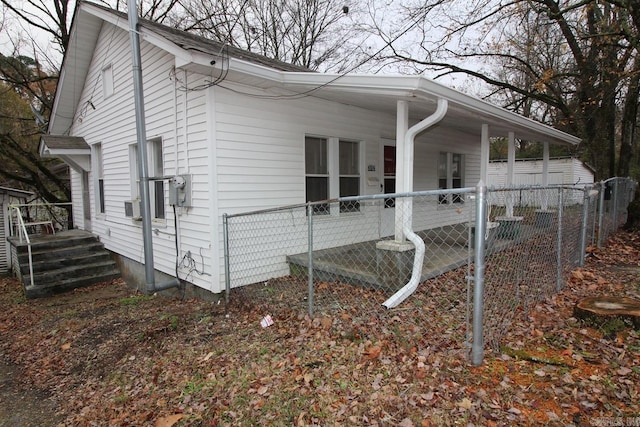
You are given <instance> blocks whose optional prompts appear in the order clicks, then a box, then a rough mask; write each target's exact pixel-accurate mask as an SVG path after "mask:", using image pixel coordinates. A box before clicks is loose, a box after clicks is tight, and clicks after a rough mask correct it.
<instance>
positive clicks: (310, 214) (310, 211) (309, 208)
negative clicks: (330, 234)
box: [307, 203, 313, 317]
mask: <svg viewBox="0 0 640 427" xmlns="http://www.w3.org/2000/svg"><path fill="white" fill-rule="evenodd" d="M307 224H308V230H307V248H308V251H309V252H308V258H307V261H308V262H307V266H308V267H307V277H308V279H309V295H308V297H307V302H308V303H309V309H308V310H309V316H310V317H313V205H312V204H311V203H307Z"/></svg>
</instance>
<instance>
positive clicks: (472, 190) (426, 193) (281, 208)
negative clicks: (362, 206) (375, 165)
mask: <svg viewBox="0 0 640 427" xmlns="http://www.w3.org/2000/svg"><path fill="white" fill-rule="evenodd" d="M475 192H476V189H475V188H474V187H467V188H449V189H446V190H427V191H414V192H410V193H384V194H369V195H362V196H348V197H338V198H337V199H326V200H318V201H314V202H307V203H298V204H295V205H287V206H278V207H275V208H267V209H258V210H255V211H249V212H240V213H235V214H226V213H225V214H223V217H225V218H236V217H241V216H249V215H258V214H264V213H271V212H280V211H288V210H293V209H302V208H305V209H306V208H307V206H318V205H325V204H328V203H339V202H356V201H363V200H380V199H390V198H402V197H416V196H437V195H443V194H466V193H475Z"/></svg>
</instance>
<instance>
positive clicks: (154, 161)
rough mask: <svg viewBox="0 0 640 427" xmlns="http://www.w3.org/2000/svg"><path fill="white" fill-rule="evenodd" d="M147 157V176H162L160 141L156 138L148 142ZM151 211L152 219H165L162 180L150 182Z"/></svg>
mask: <svg viewBox="0 0 640 427" xmlns="http://www.w3.org/2000/svg"><path fill="white" fill-rule="evenodd" d="M148 147H149V156H150V157H151V160H150V161H149V176H150V177H156V178H159V177H162V176H164V162H163V159H162V139H160V138H157V139H154V140H151V141H149V142H148ZM150 197H151V205H152V206H151V210H152V213H153V217H154V218H157V219H165V214H164V210H165V209H164V206H165V205H164V180H162V179H157V180H153V181H151V195H150Z"/></svg>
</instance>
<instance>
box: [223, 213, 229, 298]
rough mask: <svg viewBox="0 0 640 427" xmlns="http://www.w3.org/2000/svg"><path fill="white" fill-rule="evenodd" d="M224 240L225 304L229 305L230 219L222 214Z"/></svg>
mask: <svg viewBox="0 0 640 427" xmlns="http://www.w3.org/2000/svg"><path fill="white" fill-rule="evenodd" d="M222 240H223V241H224V242H223V243H224V294H225V295H224V302H225V304H226V305H227V306H228V305H229V294H230V293H231V277H229V270H230V268H229V218H228V217H227V214H226V213H225V214H222Z"/></svg>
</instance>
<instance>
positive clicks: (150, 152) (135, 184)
mask: <svg viewBox="0 0 640 427" xmlns="http://www.w3.org/2000/svg"><path fill="white" fill-rule="evenodd" d="M147 156H148V157H149V161H148V168H149V177H150V178H154V177H162V176H163V175H164V164H163V157H162V139H160V138H157V139H153V140H150V141H147ZM129 161H130V166H131V167H130V170H131V198H132V199H134V200H135V199H138V200H139V199H140V173H139V172H138V171H139V169H138V146H137V145H136V144H133V145H131V146H130V147H129ZM149 182H150V187H149V198H150V202H151V217H152V218H155V219H165V201H164V181H163V180H162V179H159V180H151V181H149Z"/></svg>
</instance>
